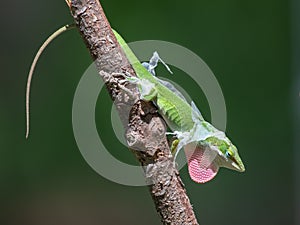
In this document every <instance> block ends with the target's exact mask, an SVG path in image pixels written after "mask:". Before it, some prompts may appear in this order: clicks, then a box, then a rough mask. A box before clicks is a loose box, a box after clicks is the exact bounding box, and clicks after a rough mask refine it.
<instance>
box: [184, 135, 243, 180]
mask: <svg viewBox="0 0 300 225" xmlns="http://www.w3.org/2000/svg"><path fill="white" fill-rule="evenodd" d="M184 150H185V154H186V156H187V159H188V170H189V174H190V177H191V178H192V180H194V181H195V182H197V183H205V182H208V181H210V180H211V179H213V178H214V177H215V176H216V174H217V173H218V170H219V167H226V168H229V169H233V170H236V171H239V172H244V171H245V167H244V164H243V162H242V160H241V158H240V156H239V154H238V151H237V148H236V147H235V146H234V145H233V144H232V143H231V141H230V140H229V139H228V138H227V137H226V136H225V135H218V136H214V137H208V138H206V139H205V140H204V141H201V142H196V143H190V144H188V145H186V146H185V147H184Z"/></svg>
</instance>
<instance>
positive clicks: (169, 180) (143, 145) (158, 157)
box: [70, 0, 198, 224]
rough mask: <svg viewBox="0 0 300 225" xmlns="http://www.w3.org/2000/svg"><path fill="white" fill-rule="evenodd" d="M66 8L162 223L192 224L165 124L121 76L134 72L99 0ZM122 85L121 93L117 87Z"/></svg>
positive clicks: (84, 0)
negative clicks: (102, 83) (140, 169)
mask: <svg viewBox="0 0 300 225" xmlns="http://www.w3.org/2000/svg"><path fill="white" fill-rule="evenodd" d="M70 9H71V13H72V16H73V17H74V20H75V23H76V25H77V27H78V29H79V31H80V34H81V36H82V38H83V40H84V42H85V43H86V46H87V48H88V49H89V51H90V54H91V56H92V58H93V59H94V60H95V63H96V67H97V70H98V72H99V74H100V76H101V77H102V78H103V80H104V82H105V83H106V87H107V89H108V91H109V93H110V95H111V97H112V99H113V101H114V103H115V105H116V107H117V110H118V111H119V114H120V117H121V120H122V121H123V124H124V126H125V127H126V128H127V132H126V137H127V141H128V144H129V146H130V148H131V149H132V151H133V152H134V154H135V155H136V157H137V159H138V160H139V162H140V163H141V165H143V166H144V172H145V179H146V180H147V182H148V184H149V190H150V193H151V195H152V198H153V200H154V203H155V206H156V209H157V212H158V213H159V214H160V216H161V220H162V222H163V224H198V223H197V220H196V218H195V215H194V212H193V209H192V206H191V204H190V201H189V198H188V196H187V195H186V191H185V188H184V185H183V183H182V181H181V179H180V177H179V173H178V171H177V169H176V166H175V163H174V161H173V159H172V155H171V153H170V150H169V147H168V142H167V139H166V136H165V131H166V127H165V124H164V122H163V120H162V119H161V118H160V116H159V115H158V114H157V110H156V108H155V107H154V106H153V105H152V103H149V102H143V101H139V100H138V99H139V93H138V90H137V88H136V87H135V86H134V85H131V84H128V82H126V80H125V79H124V76H122V74H130V75H131V76H135V72H134V70H133V69H132V67H131V65H130V64H129V62H128V60H127V58H126V57H125V55H124V53H123V51H122V49H121V47H120V46H119V44H118V43H117V41H116V38H115V36H114V35H113V32H112V30H111V27H110V25H109V23H108V21H107V19H106V16H105V14H104V12H103V9H102V7H101V5H100V3H99V2H98V0H72V1H71V4H70ZM125 89H126V90H127V91H126V92H124V91H122V90H125ZM124 112H125V113H124ZM127 113H128V115H129V116H128V115H127ZM126 115H127V116H126Z"/></svg>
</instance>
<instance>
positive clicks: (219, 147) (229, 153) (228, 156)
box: [205, 137, 245, 172]
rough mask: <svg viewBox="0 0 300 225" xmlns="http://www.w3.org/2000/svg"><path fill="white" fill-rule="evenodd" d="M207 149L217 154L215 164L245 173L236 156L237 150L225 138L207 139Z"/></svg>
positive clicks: (241, 163)
mask: <svg viewBox="0 0 300 225" xmlns="http://www.w3.org/2000/svg"><path fill="white" fill-rule="evenodd" d="M205 142H206V144H207V145H208V148H210V149H211V150H213V151H216V152H217V157H216V159H215V160H216V163H217V164H218V165H219V166H221V167H226V168H229V169H232V170H236V171H239V172H244V171H245V166H244V164H243V162H242V160H241V158H240V156H239V154H238V150H237V148H236V147H235V145H233V144H232V143H231V141H230V140H229V139H228V138H227V137H223V138H218V137H208V138H207V139H206V140H205Z"/></svg>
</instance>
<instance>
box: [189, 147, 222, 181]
mask: <svg viewBox="0 0 300 225" xmlns="http://www.w3.org/2000/svg"><path fill="white" fill-rule="evenodd" d="M210 153H211V150H207V151H205V149H203V148H200V147H195V148H185V154H186V157H187V160H188V170H189V174H190V177H191V179H192V180H193V181H195V182H197V183H205V182H208V181H210V180H211V179H213V178H214V177H215V176H216V174H217V172H218V170H219V166H218V165H217V164H216V162H215V161H214V159H215V157H216V154H210Z"/></svg>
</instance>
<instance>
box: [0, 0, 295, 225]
mask: <svg viewBox="0 0 300 225" xmlns="http://www.w3.org/2000/svg"><path fill="white" fill-rule="evenodd" d="M101 2H102V5H103V7H104V10H105V12H106V14H107V16H108V19H109V20H110V22H111V25H112V26H113V27H114V28H115V29H117V30H118V31H119V32H120V33H121V34H122V35H123V36H124V37H125V38H126V40H127V41H137V40H149V39H156V40H165V41H169V42H174V43H177V44H179V45H182V46H184V47H187V48H189V49H190V50H192V51H194V52H195V53H196V54H198V55H199V56H200V57H201V58H202V59H203V60H204V61H205V62H206V63H207V64H208V65H209V66H210V68H211V69H212V70H213V72H214V74H215V75H216V77H217V79H218V81H219V83H220V85H221V87H222V90H223V94H224V96H225V99H226V106H227V110H228V116H227V118H228V126H227V133H228V135H229V136H230V137H232V139H233V140H234V142H235V143H236V145H237V146H238V147H239V152H240V154H241V156H242V158H243V161H244V163H245V165H246V168H247V170H246V172H245V173H244V174H239V173H236V172H233V171H230V170H226V169H221V171H220V173H219V174H218V176H217V177H216V179H214V180H213V181H211V182H209V183H207V184H204V185H200V184H196V183H194V182H192V181H191V180H190V178H189V176H188V173H187V168H186V167H184V168H183V169H182V170H181V177H182V179H183V181H184V183H185V185H186V189H187V192H188V195H189V196H190V199H191V202H192V204H193V207H194V210H195V213H196V215H197V218H198V220H199V222H200V223H201V224H203V225H213V224H222V225H229V224H230V225H233V224H236V225H240V224H243V225H248V224H249V225H250V224H251V225H253V224H261V225H262V224H264V225H266V224H272V225H275V224H300V220H299V217H300V210H299V209H300V207H299V204H298V205H297V198H298V200H299V195H298V194H297V193H298V192H299V189H300V185H299V182H298V183H297V178H298V177H299V171H298V172H297V168H298V169H299V168H300V167H299V166H298V164H299V160H300V157H299V156H300V153H299V150H300V149H299V144H300V143H299V141H298V139H299V134H300V132H299V116H298V114H299V112H300V110H299V84H300V82H299V74H298V75H297V73H296V72H297V66H298V61H299V57H298V56H299V52H297V51H298V50H299V45H298V44H299V43H298V37H300V35H299V34H298V33H297V32H298V31H299V30H300V29H299V18H297V17H298V15H297V14H298V12H299V10H300V7H299V3H298V1H297V0H294V1H287V0H272V1H271V0H266V1H259V0H252V1H237V0H227V1H220V0H219V1H208V0H200V1H192V0H186V1H175V0H173V1H170V0H166V1H159V0H152V1H137V0H128V1H120V0H109V1H108V0H103V1H101ZM297 7H298V8H297ZM1 8H2V10H1V20H0V24H1V35H0V45H1V52H0V57H1V60H0V65H1V75H0V85H1V87H0V92H1V95H0V101H1V110H0V120H1V123H0V124H1V130H0V132H1V133H0V154H1V156H0V207H1V210H0V224H6V225H9V224H31V225H41V224H43V225H48V224H49V225H50V224H64V225H66V224H73V225H74V224H75V225H77V224H85V225H94V224H160V219H159V217H158V215H157V213H156V211H155V208H154V205H153V202H152V200H151V197H150V194H149V193H148V189H147V187H128V186H123V185H120V184H116V183H113V182H111V181H108V180H106V179H104V178H103V177H101V176H100V175H98V174H97V173H96V172H95V171H93V169H92V168H90V167H89V166H88V164H87V163H86V162H85V161H84V159H83V157H82V156H81V154H80V152H79V150H78V147H77V146H76V142H75V139H74V136H73V131H72V123H71V119H72V118H71V113H72V101H73V95H74V92H75V89H76V86H77V84H78V82H79V80H80V78H81V76H82V74H83V72H84V71H85V69H86V68H87V67H88V66H89V65H90V63H91V58H90V56H89V53H88V51H87V49H86V48H85V46H84V44H83V42H82V40H81V38H80V36H79V34H78V32H77V31H76V30H73V31H70V32H68V33H65V34H64V35H62V36H61V37H59V38H57V39H56V40H55V42H54V43H52V44H51V45H50V46H49V47H48V49H47V51H46V52H45V54H44V55H42V57H41V59H40V61H39V63H38V66H37V69H36V71H35V77H34V80H33V84H32V95H31V119H32V120H31V128H32V130H31V136H30V138H29V140H25V85H26V78H27V73H28V71H29V67H30V64H31V61H32V59H33V56H34V54H35V52H36V51H37V49H38V47H39V46H40V45H41V43H42V42H43V41H44V40H45V39H46V38H47V36H48V35H50V34H51V33H52V32H53V31H55V30H56V29H57V28H59V27H60V26H62V25H64V24H68V23H72V17H71V16H70V13H69V11H68V8H67V6H66V4H65V2H64V1H63V0H60V1H37V0H29V1H2V2H1ZM297 35H299V36H297ZM175 70H176V69H175ZM166 76H168V75H166ZM199 76H200V74H199ZM172 80H174V81H175V82H177V83H179V84H180V85H181V86H182V87H184V88H185V89H186V90H188V93H189V95H190V96H191V97H192V98H193V99H194V101H195V102H196V103H197V105H198V106H200V109H201V111H202V113H203V114H204V116H205V117H206V118H207V119H209V118H210V111H209V108H208V104H207V101H206V99H205V97H204V95H203V93H202V91H201V90H199V88H198V87H197V85H196V84H195V83H194V82H193V81H192V80H191V79H187V76H186V75H185V74H183V73H181V72H180V71H176V75H175V76H173V77H172ZM297 80H298V81H297ZM297 82H298V83H297ZM100 98H101V101H100ZM100 98H99V101H98V104H97V115H96V121H97V126H98V130H99V134H100V135H101V138H102V140H104V143H105V144H106V145H107V146H110V149H112V154H113V155H115V156H116V157H118V158H119V159H120V160H122V161H125V162H129V163H132V164H135V163H136V162H135V159H134V157H133V155H132V154H131V153H130V152H129V151H127V150H126V147H125V146H123V145H122V144H121V143H120V142H119V141H118V140H117V138H116V137H115V135H114V132H113V130H112V127H111V123H110V120H109V119H108V118H110V109H111V105H112V102H111V101H110V99H109V96H108V94H107V93H106V92H105V91H103V92H101V97H100ZM297 108H298V110H299V111H298V114H297V111H296V110H297ZM297 117H298V118H297ZM297 142H298V145H297ZM297 213H298V215H297ZM297 218H298V220H297Z"/></svg>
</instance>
